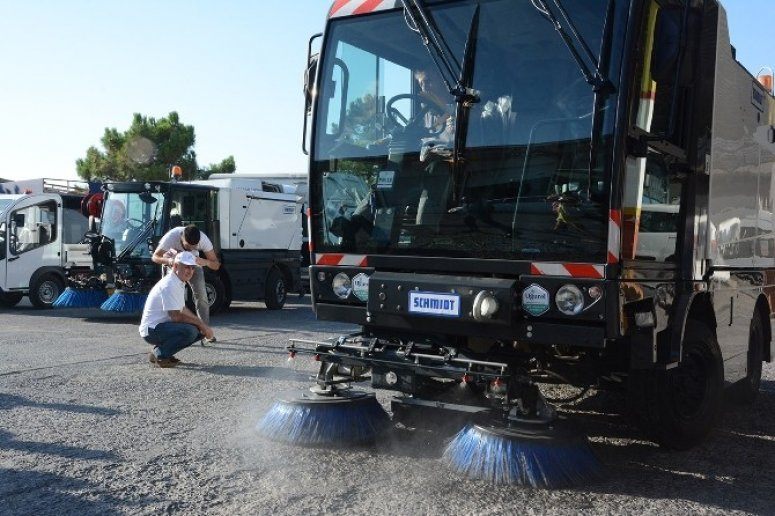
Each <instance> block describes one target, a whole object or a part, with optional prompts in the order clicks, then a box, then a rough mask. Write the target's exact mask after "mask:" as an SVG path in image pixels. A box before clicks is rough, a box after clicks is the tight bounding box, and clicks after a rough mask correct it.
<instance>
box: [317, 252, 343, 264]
mask: <svg viewBox="0 0 775 516" xmlns="http://www.w3.org/2000/svg"><path fill="white" fill-rule="evenodd" d="M342 258H344V255H343V254H321V255H320V256H319V257H318V265H339V262H341V261H342Z"/></svg>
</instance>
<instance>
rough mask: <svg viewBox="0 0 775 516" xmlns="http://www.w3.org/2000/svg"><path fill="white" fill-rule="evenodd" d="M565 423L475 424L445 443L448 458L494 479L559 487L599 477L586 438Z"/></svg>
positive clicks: (473, 474) (471, 474) (465, 470)
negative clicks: (447, 443)
mask: <svg viewBox="0 0 775 516" xmlns="http://www.w3.org/2000/svg"><path fill="white" fill-rule="evenodd" d="M566 425H567V422H566V421H565V420H562V419H556V420H554V421H551V422H545V421H535V422H533V421H519V422H514V421H511V422H509V423H508V424H472V425H469V426H466V427H465V428H463V430H461V431H460V432H458V434H457V435H456V436H455V437H454V438H453V439H452V441H451V442H450V443H449V445H447V448H446V450H445V451H444V461H445V462H446V463H447V464H448V465H449V466H451V467H452V469H453V470H454V471H456V472H458V473H460V474H462V475H464V476H466V477H468V478H472V479H479V480H485V481H487V482H490V483H493V484H516V485H521V486H530V487H535V488H546V489H556V488H562V487H571V486H577V485H583V484H587V483H589V482H593V481H595V480H597V479H599V478H600V477H601V476H602V467H601V465H600V463H599V462H598V460H597V458H596V457H595V454H594V453H593V452H592V449H591V448H590V446H589V442H588V441H587V439H586V437H585V436H584V435H582V434H579V433H577V432H574V431H572V430H571V429H569V428H568V427H567V426H566Z"/></svg>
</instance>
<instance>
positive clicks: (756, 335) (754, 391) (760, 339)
mask: <svg viewBox="0 0 775 516" xmlns="http://www.w3.org/2000/svg"><path fill="white" fill-rule="evenodd" d="M764 344H765V336H764V327H763V326H762V318H761V316H760V315H759V314H758V313H756V314H754V316H753V318H752V319H751V328H750V329H749V330H748V366H747V370H748V374H747V375H746V377H745V378H743V379H742V380H740V381H739V382H737V383H736V384H734V385H733V386H732V387H730V389H729V396H730V398H731V399H732V400H734V401H736V402H738V403H745V404H750V403H753V402H754V400H755V399H756V397H757V396H758V395H759V387H760V386H761V383H762V362H763V361H764Z"/></svg>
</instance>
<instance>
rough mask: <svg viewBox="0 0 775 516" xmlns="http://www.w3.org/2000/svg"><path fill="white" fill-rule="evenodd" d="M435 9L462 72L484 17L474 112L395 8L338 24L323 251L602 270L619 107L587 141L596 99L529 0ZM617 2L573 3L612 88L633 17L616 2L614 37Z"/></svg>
mask: <svg viewBox="0 0 775 516" xmlns="http://www.w3.org/2000/svg"><path fill="white" fill-rule="evenodd" d="M426 4H428V6H429V7H428V11H429V12H430V13H431V15H432V17H433V20H434V22H435V24H436V26H437V27H438V29H439V31H440V32H441V33H442V34H443V35H444V38H445V40H446V43H447V44H448V45H449V47H450V49H451V52H452V53H453V54H454V55H455V56H456V58H457V59H458V60H460V61H462V60H463V56H464V55H465V51H464V50H465V48H464V47H465V46H466V40H467V38H468V36H469V33H470V27H471V24H472V20H475V19H476V18H474V13H475V10H476V7H477V5H478V6H479V16H478V20H477V23H478V27H477V30H476V31H475V32H474V33H473V34H475V35H476V36H475V38H476V41H475V42H474V44H475V46H474V47H473V48H475V52H473V54H472V55H471V59H472V60H473V62H472V63H469V64H470V65H471V66H472V67H473V81H472V85H471V86H472V87H473V89H474V90H477V91H478V92H479V101H478V102H476V103H474V104H472V105H471V106H470V107H467V108H463V109H460V108H459V107H458V106H457V105H456V103H455V99H454V98H453V97H452V95H450V93H449V91H448V90H447V89H446V88H445V87H444V84H443V81H442V79H441V77H440V76H439V74H438V71H437V68H436V67H435V66H434V65H433V61H432V59H431V57H430V56H429V54H428V52H427V50H426V48H425V47H424V46H423V44H422V41H421V39H420V37H418V35H417V34H416V33H415V32H414V31H413V30H412V28H411V27H410V26H409V25H408V24H407V21H406V20H405V17H404V13H403V11H402V10H393V11H386V12H384V13H380V14H375V15H371V16H364V17H352V18H343V19H336V20H333V21H332V22H331V25H330V27H329V31H328V36H327V41H326V44H325V48H324V52H323V58H322V61H321V66H320V73H321V74H322V75H321V83H320V88H319V95H318V104H317V106H316V110H315V121H314V123H313V126H314V139H313V161H312V175H311V182H310V184H311V188H312V189H313V195H312V196H311V198H312V199H313V201H312V207H313V213H314V214H315V216H314V219H313V230H314V231H315V234H314V235H313V241H314V242H315V246H316V251H320V252H356V253H381V254H400V255H428V256H450V257H476V258H493V259H526V260H533V259H541V260H555V259H556V260H571V259H572V260H590V261H591V260H602V259H604V258H605V256H606V248H607V243H606V238H607V233H608V229H607V228H608V213H609V204H608V203H609V183H610V181H609V177H610V171H609V170H608V166H607V163H610V159H608V158H607V157H608V156H609V155H610V141H611V135H612V133H613V125H614V123H613V122H614V115H615V113H614V107H615V106H614V101H613V99H614V98H615V96H611V97H610V98H605V99H603V101H602V102H600V103H599V105H598V113H597V114H598V116H600V117H601V123H598V124H596V126H595V127H598V128H599V132H598V134H596V135H593V134H592V127H593V112H594V111H595V110H594V106H595V102H594V100H595V93H594V91H593V89H592V88H591V87H590V86H589V85H588V84H587V83H586V81H585V79H584V77H583V75H582V74H581V72H580V70H579V67H578V65H577V63H576V62H575V61H574V60H573V58H572V56H571V55H570V53H569V52H568V49H567V48H566V47H565V46H564V45H563V42H562V39H561V38H558V37H557V34H556V33H555V29H554V27H553V26H552V25H551V24H550V23H547V21H546V19H544V18H543V17H542V15H541V13H540V12H539V11H538V10H537V9H536V8H535V7H534V5H533V4H532V2H531V1H530V0H519V1H513V0H491V1H486V2H484V1H482V2H473V1H465V0H461V1H457V2H443V3H439V2H426ZM608 5H609V2H608V1H607V0H587V1H584V2H573V3H569V5H567V6H565V7H566V9H567V11H568V14H569V17H570V18H571V19H572V21H573V23H574V25H575V26H576V27H577V28H578V30H579V33H580V35H581V36H582V37H583V38H584V40H585V41H586V42H587V43H588V44H589V45H590V46H591V47H592V48H593V49H595V50H597V49H600V48H610V49H611V53H612V55H610V56H607V59H602V60H601V61H602V62H607V63H608V68H607V69H606V70H602V72H603V73H605V75H606V76H607V77H611V78H615V77H617V76H618V73H614V72H616V71H617V67H618V66H619V63H620V59H621V58H620V55H619V54H620V51H621V41H622V40H623V30H624V25H625V21H626V20H625V17H626V10H627V7H628V6H627V5H626V2H624V1H620V2H618V3H614V9H613V13H614V14H613V19H609V20H608V23H610V24H611V26H610V27H609V30H605V29H606V18H607V16H606V13H607V8H608ZM605 33H609V34H611V38H612V44H610V45H603V44H602V43H603V41H602V39H603V36H604V34H605ZM468 44H469V45H470V44H472V43H471V42H470V41H469V43H468ZM612 82H613V83H614V84H613V87H614V88H616V87H617V84H616V80H612ZM456 136H457V137H458V138H459V143H462V145H459V150H460V152H461V154H460V156H459V159H456V158H455V156H454V153H453V150H454V141H455V137H456ZM593 137H594V138H596V143H597V144H596V145H594V147H593V148H594V149H595V152H596V155H595V156H594V159H592V165H590V159H591V156H590V155H591V152H590V149H591V143H592V138H593ZM590 167H591V171H590Z"/></svg>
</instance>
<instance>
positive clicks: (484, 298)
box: [473, 290, 500, 321]
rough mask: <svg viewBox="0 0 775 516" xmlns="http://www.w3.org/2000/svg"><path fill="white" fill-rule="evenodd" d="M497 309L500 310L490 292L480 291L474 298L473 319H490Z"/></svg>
mask: <svg viewBox="0 0 775 516" xmlns="http://www.w3.org/2000/svg"><path fill="white" fill-rule="evenodd" d="M498 308H500V303H498V298H496V297H495V296H494V295H493V294H492V292H487V291H486V290H482V291H481V292H479V293H478V294H477V295H476V298H474V310H473V312H474V319H476V320H477V321H484V320H487V319H492V316H493V315H495V313H496V312H497V311H498Z"/></svg>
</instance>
